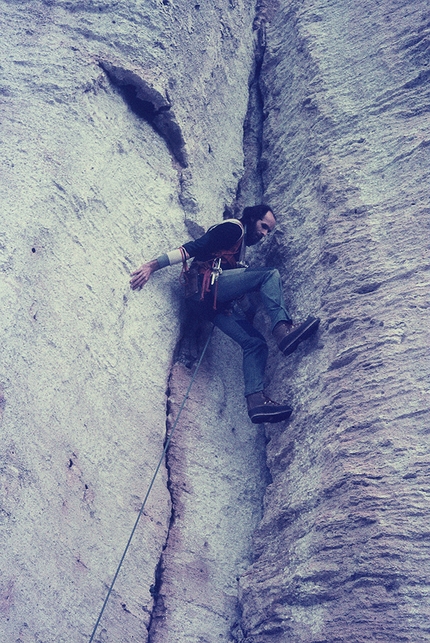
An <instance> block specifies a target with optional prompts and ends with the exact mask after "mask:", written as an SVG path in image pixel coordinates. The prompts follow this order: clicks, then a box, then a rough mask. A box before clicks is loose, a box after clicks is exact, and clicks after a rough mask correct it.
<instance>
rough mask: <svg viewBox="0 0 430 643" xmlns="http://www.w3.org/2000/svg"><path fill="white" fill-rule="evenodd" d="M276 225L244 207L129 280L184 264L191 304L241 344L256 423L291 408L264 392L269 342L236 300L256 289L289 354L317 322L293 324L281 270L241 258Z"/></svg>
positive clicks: (267, 212)
mask: <svg viewBox="0 0 430 643" xmlns="http://www.w3.org/2000/svg"><path fill="white" fill-rule="evenodd" d="M275 225H276V218H275V215H274V214H273V210H272V208H270V206H268V205H264V204H262V205H256V206H252V207H248V208H245V209H244V211H243V214H242V218H241V219H240V220H239V219H226V220H225V221H223V222H222V223H219V224H218V225H215V226H213V227H212V228H209V230H208V231H207V232H206V233H205V234H204V235H203V236H202V237H200V238H199V239H196V240H195V241H189V242H187V243H184V244H183V245H182V246H181V247H180V248H178V249H177V250H172V251H171V252H168V253H167V254H164V255H161V256H160V257H158V258H157V259H153V260H152V261H150V262H148V263H144V264H143V265H142V266H141V267H140V268H138V269H137V270H135V271H134V272H133V273H132V275H131V280H130V286H131V288H132V289H133V290H136V289H140V288H142V286H144V285H145V284H146V283H147V281H148V279H149V278H150V276H151V275H152V273H153V272H155V271H156V270H160V268H164V267H166V266H168V265H173V264H176V263H181V262H182V263H183V265H184V277H185V280H186V290H187V291H188V293H187V294H186V296H187V295H188V301H189V302H190V304H191V305H193V306H195V307H196V308H198V309H199V311H200V313H201V314H202V315H203V316H204V317H205V318H206V319H210V320H211V321H212V322H213V324H214V325H215V326H217V327H218V328H220V329H221V330H222V331H223V332H224V333H225V334H226V335H228V336H229V337H231V339H233V340H234V341H235V342H237V343H238V344H239V345H240V346H241V347H242V350H243V374H244V380H245V396H246V400H247V406H248V415H249V417H250V418H251V421H252V422H253V423H254V424H260V423H262V422H280V421H282V420H286V419H288V418H289V416H290V415H291V413H292V408H291V407H290V406H288V405H286V404H277V403H276V402H273V401H272V400H271V399H270V398H268V397H267V396H266V395H265V394H264V392H263V389H264V372H265V368H266V362H267V356H268V348H267V344H266V341H265V339H264V337H263V336H262V335H261V333H259V332H258V331H257V330H256V329H255V328H254V326H253V325H252V318H253V310H252V308H248V310H245V312H242V311H241V310H238V306H236V305H234V302H236V301H237V300H241V299H242V298H243V297H244V296H245V295H247V294H248V293H251V292H257V291H258V292H260V295H261V301H262V303H263V306H264V308H265V310H266V312H267V314H268V316H269V318H270V322H271V328H272V334H273V336H274V338H275V341H276V342H277V344H278V347H279V349H280V350H281V351H282V352H283V353H284V355H290V354H291V353H293V352H294V351H295V350H296V348H297V346H298V345H299V344H300V343H301V342H302V341H303V340H305V339H308V338H309V337H311V335H313V334H314V333H315V332H316V331H317V329H318V325H319V322H320V320H319V319H318V318H316V317H308V318H307V319H306V321H304V322H303V323H300V324H293V321H292V319H291V317H290V315H289V313H288V311H287V309H286V306H285V302H284V296H283V293H282V283H281V278H280V275H279V272H278V271H277V270H276V269H275V268H249V267H248V266H247V265H246V264H245V263H244V258H245V256H244V255H245V247H246V246H252V245H255V244H256V243H258V242H259V241H260V240H261V239H263V238H264V237H266V236H267V235H268V234H269V233H270V232H272V230H273V229H274V227H275ZM190 258H194V260H193V262H192V264H191V267H190V268H189V269H188V266H187V263H186V262H187V260H188V259H190Z"/></svg>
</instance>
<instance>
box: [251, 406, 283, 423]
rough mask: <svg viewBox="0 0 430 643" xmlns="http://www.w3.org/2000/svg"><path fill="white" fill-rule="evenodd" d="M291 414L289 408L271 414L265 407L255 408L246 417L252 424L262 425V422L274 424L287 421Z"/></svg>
mask: <svg viewBox="0 0 430 643" xmlns="http://www.w3.org/2000/svg"><path fill="white" fill-rule="evenodd" d="M292 412H293V409H292V408H291V407H290V406H284V407H283V410H282V411H276V410H273V411H272V412H270V410H269V409H268V408H267V406H257V407H256V408H255V409H252V411H251V412H249V413H248V415H249V417H250V419H251V422H252V423H253V424H263V423H264V422H270V423H271V424H275V423H276V422H283V421H284V420H288V418H289V417H290V415H291V413H292Z"/></svg>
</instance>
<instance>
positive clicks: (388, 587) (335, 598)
mask: <svg viewBox="0 0 430 643" xmlns="http://www.w3.org/2000/svg"><path fill="white" fill-rule="evenodd" d="M429 43H430V41H429V14H428V7H427V6H426V3H424V2H414V3H408V2H384V3H356V2H348V1H345V0H342V1H339V2H336V1H334V2H329V3H326V2H313V1H309V2H283V3H281V4H280V6H279V10H278V11H277V12H276V13H275V14H274V15H273V16H272V20H271V23H270V26H269V28H268V30H267V49H266V55H265V59H264V64H263V68H262V91H263V97H264V111H265V113H266V114H267V118H266V120H265V127H264V137H263V159H262V166H263V168H264V174H263V180H264V186H265V190H266V195H267V198H268V200H269V202H273V203H274V204H275V206H277V210H278V212H279V213H282V216H281V217H280V219H281V222H280V226H279V229H278V232H277V233H276V236H275V239H274V240H273V243H272V247H271V258H270V261H271V262H272V263H275V264H276V265H277V266H278V267H279V268H280V269H281V271H282V272H283V275H284V278H285V281H286V284H287V293H288V296H289V299H290V302H291V306H292V309H293V313H297V314H299V315H303V314H305V312H307V311H308V310H311V311H313V312H317V311H319V312H320V314H321V317H322V329H321V333H320V337H319V339H317V340H315V341H314V342H313V349H312V350H308V351H304V350H303V349H302V350H299V351H298V352H297V354H296V355H294V357H293V358H292V359H291V361H290V362H289V363H288V364H285V363H282V362H279V366H278V368H277V369H276V370H275V371H274V377H275V381H278V382H279V381H282V380H284V381H288V382H289V386H290V391H291V396H292V399H293V405H294V407H295V415H294V417H293V418H292V421H291V423H290V425H289V427H288V428H287V429H285V430H283V427H276V428H275V429H270V430H269V431H268V435H269V437H270V442H269V444H268V465H269V468H270V471H271V474H272V476H273V484H271V485H270V486H269V488H268V491H267V495H266V500H265V512H264V518H263V520H262V522H261V524H260V526H259V528H258V530H257V532H256V536H255V554H256V560H255V562H254V564H253V565H252V567H251V568H250V570H248V572H247V573H246V574H245V576H244V577H243V579H242V606H243V615H244V617H243V630H244V632H245V640H246V641H249V642H251V641H252V642H253V643H257V642H258V643H267V642H268V641H276V642H280V641H288V642H291V641H297V642H298V641H306V642H311V641H312V642H313V643H316V642H319V643H320V642H323V641H324V642H330V643H332V642H334V641H345V642H351V641H360V642H364V641H376V640H378V641H387V642H388V641H390V642H391V643H392V642H393V641H410V642H411V643H412V642H413V643H416V642H418V641H428V640H429V638H430V633H429V626H428V623H429V620H428V616H429V586H428V576H429V557H428V547H429V531H428V520H427V515H428V500H429V491H430V488H429V477H428V476H429V469H428V463H429V455H430V454H429V446H428V432H429V386H428V370H429V354H428V345H429V331H428V321H429V267H430V266H429V254H428V232H429V213H430V211H429V207H428V194H427V185H428V179H429V167H430V163H429V160H430V159H429V149H430V148H429V124H430V114H429V83H428V79H429V74H430V70H429V68H428V61H429V58H428V54H429ZM290 275H292V278H291V279H290Z"/></svg>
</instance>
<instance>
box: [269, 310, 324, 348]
mask: <svg viewBox="0 0 430 643" xmlns="http://www.w3.org/2000/svg"><path fill="white" fill-rule="evenodd" d="M319 324H320V319H319V317H308V319H307V320H306V321H305V322H303V324H301V326H299V328H297V330H295V331H294V332H293V333H290V335H288V336H287V337H284V339H283V340H282V341H281V342H280V344H279V349H280V350H281V351H282V352H283V353H284V355H291V353H294V351H295V350H296V348H297V347H298V345H299V344H300V343H301V342H303V341H304V340H305V339H308V338H309V337H311V336H312V335H313V334H314V333H316V332H317V330H318V326H319Z"/></svg>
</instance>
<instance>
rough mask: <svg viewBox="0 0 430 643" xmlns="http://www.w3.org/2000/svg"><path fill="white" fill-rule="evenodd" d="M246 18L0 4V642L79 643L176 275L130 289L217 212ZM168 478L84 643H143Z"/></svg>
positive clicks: (231, 185)
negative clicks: (137, 275) (134, 273)
mask: <svg viewBox="0 0 430 643" xmlns="http://www.w3.org/2000/svg"><path fill="white" fill-rule="evenodd" d="M253 15H254V6H253V3H251V2H229V1H228V0H225V1H224V0H221V2H214V3H211V4H210V5H209V4H208V5H206V4H204V5H203V4H202V5H200V4H197V3H191V4H190V3H185V2H182V3H179V5H178V6H176V5H174V4H173V3H170V2H168V1H166V0H164V1H158V0H154V1H151V2H147V3H146V2H145V3H140V2H128V1H127V2H125V1H124V2H122V1H121V2H105V3H98V2H91V1H89V0H88V1H87V2H77V3H74V2H62V1H59V2H55V1H53V2H37V1H36V2H34V1H31V2H5V1H2V2H1V3H0V20H1V33H2V42H1V60H2V62H1V65H2V79H1V89H0V94H1V114H2V118H1V121H2V125H1V127H2V133H1V139H2V151H1V197H0V201H1V209H2V215H3V216H2V231H1V232H2V238H1V270H2V284H1V302H2V303H1V306H2V316H1V318H2V371H1V378H0V383H1V386H2V389H1V390H2V400H4V403H3V405H4V414H3V420H2V430H1V443H2V446H1V450H0V453H1V461H0V472H1V479H2V489H3V493H2V504H1V514H0V515H1V519H2V532H1V551H2V555H1V559H2V565H1V569H2V572H1V586H0V596H1V599H0V609H1V613H2V620H1V624H0V639H1V640H2V641H5V642H6V641H7V642H8V643H9V642H12V641H13V642H14V643H15V642H16V641H19V642H20V643H28V642H29V641H31V642H33V641H38V642H42V641H43V643H48V642H54V641H55V642H58V641H67V642H68V643H72V642H73V641H79V642H81V641H84V640H88V639H89V637H90V634H91V630H92V628H93V626H94V623H95V621H96V618H97V615H98V613H99V610H100V609H101V606H102V602H103V600H104V597H105V595H106V591H107V587H108V584H109V583H110V582H111V580H112V577H113V573H114V571H115V569H116V566H117V564H118V562H119V558H120V555H121V553H122V551H123V548H124V546H125V544H126V541H127V538H128V536H129V533H130V531H131V527H132V525H133V524H134V521H135V517H136V512H137V511H138V510H139V508H140V504H141V501H142V498H143V496H144V494H145V492H146V488H147V485H148V484H149V480H150V478H151V475H152V472H153V470H154V468H155V466H156V463H157V461H158V458H159V456H160V455H161V451H162V445H163V438H164V435H165V428H166V395H165V391H166V386H167V381H168V376H169V371H170V367H171V362H172V356H173V354H174V349H175V345H176V342H177V339H178V333H179V321H178V313H179V287H178V284H177V275H178V271H176V272H175V271H173V270H172V271H171V272H170V274H169V271H165V272H164V273H162V274H159V275H157V279H155V278H154V280H153V282H152V283H150V284H149V285H148V287H147V288H146V289H145V291H144V292H142V293H130V291H129V288H128V274H129V271H130V270H131V269H132V268H134V267H136V266H137V265H139V264H140V263H141V262H142V260H143V259H144V258H145V259H150V258H152V257H153V256H157V255H158V254H161V253H162V252H164V251H166V250H168V249H171V248H173V247H176V246H177V245H178V243H179V242H181V241H185V240H187V239H189V238H190V237H189V234H188V231H187V227H186V225H185V220H187V221H188V225H189V227H190V229H192V223H193V221H195V223H197V224H199V225H201V226H208V225H209V223H213V222H214V220H217V219H218V218H219V217H220V216H221V214H222V211H223V209H224V206H225V204H226V203H230V202H231V201H232V199H233V197H234V194H235V190H236V187H237V180H238V176H239V175H240V172H241V171H242V164H243V153H242V138H243V134H242V124H243V119H244V115H245V112H246V107H247V100H248V91H247V81H248V76H249V72H250V69H251V66H252V48H253V33H252V19H253ZM122 81H125V84H124V82H122ZM127 101H128V103H127ZM160 134H161V136H160ZM185 166H187V167H186V169H185ZM190 222H191V223H190ZM232 368H233V370H234V369H236V371H237V370H238V368H240V363H238V364H237V366H236V367H234V366H232ZM239 372H240V371H239ZM229 430H231V427H230V428H229ZM260 457H261V456H260ZM166 481H167V473H166V471H165V470H163V471H162V472H161V474H160V477H159V480H157V483H156V485H155V488H154V490H153V494H152V495H151V498H150V501H149V504H148V506H147V509H146V511H145V516H144V517H143V519H142V522H141V524H140V526H139V529H138V531H137V533H136V536H135V539H134V541H133V545H132V548H131V550H130V552H129V554H128V556H127V559H126V561H125V564H124V568H123V570H122V573H121V575H120V577H119V578H118V581H117V584H116V586H115V591H114V594H113V596H112V598H111V601H110V603H109V605H108V608H107V610H106V612H105V615H104V617H103V620H102V623H101V627H100V630H99V634H98V635H99V636H100V640H103V641H115V642H116V643H120V642H122V641H124V642H125V641H132V640H133V641H146V639H147V627H149V624H150V622H151V613H152V607H153V593H154V589H153V587H154V583H155V572H156V569H157V567H158V563H159V558H160V555H161V552H162V548H163V546H164V545H165V541H166V537H167V534H168V529H169V524H170V518H171V501H170V494H169V492H168V489H167V488H166ZM260 501H261V498H260V500H258V503H257V504H258V508H259V507H260ZM253 525H255V521H254V523H253ZM246 529H248V534H247V535H246V536H245V537H244V538H243V539H242V538H241V539H240V542H241V543H242V542H243V547H244V551H249V548H250V544H249V542H250V537H249V530H250V529H252V527H251V526H250V525H249V524H248V525H245V530H246ZM244 555H245V554H244V553H243V552H242V554H240V555H239V558H240V556H242V557H243V556H244ZM240 565H241V567H240ZM240 565H239V567H240V569H239V571H237V570H236V567H237V564H236V561H233V563H232V573H231V576H232V577H233V578H235V577H236V576H237V575H238V573H239V572H240V571H241V570H242V569H243V568H244V564H243V562H241V563H240ZM229 583H230V580H229ZM229 610H230V607H229ZM229 614H230V612H229ZM229 617H231V614H230V616H229ZM192 633H193V630H192V628H191V636H192ZM188 634H189V633H188ZM184 636H187V633H186V632H185V633H184ZM97 640H98V639H97Z"/></svg>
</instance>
